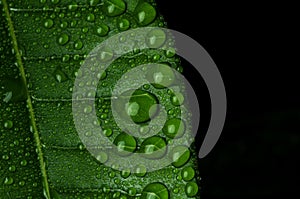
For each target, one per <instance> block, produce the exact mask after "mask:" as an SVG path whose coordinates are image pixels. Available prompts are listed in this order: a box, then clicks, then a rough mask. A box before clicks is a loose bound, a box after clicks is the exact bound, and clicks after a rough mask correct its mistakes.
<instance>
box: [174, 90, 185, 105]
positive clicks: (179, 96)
mask: <svg viewBox="0 0 300 199" xmlns="http://www.w3.org/2000/svg"><path fill="white" fill-rule="evenodd" d="M183 101H184V97H183V95H182V94H181V93H178V92H176V93H174V94H172V96H171V102H172V104H173V105H175V106H179V105H181V104H182V103H183Z"/></svg>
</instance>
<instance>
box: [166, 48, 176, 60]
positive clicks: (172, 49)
mask: <svg viewBox="0 0 300 199" xmlns="http://www.w3.org/2000/svg"><path fill="white" fill-rule="evenodd" d="M175 54H176V51H175V49H174V48H169V49H168V50H167V51H166V56H167V57H169V58H170V57H174V55H175Z"/></svg>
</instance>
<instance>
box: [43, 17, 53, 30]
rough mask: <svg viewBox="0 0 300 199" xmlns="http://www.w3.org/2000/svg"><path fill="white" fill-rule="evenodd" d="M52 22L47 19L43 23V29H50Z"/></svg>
mask: <svg viewBox="0 0 300 199" xmlns="http://www.w3.org/2000/svg"><path fill="white" fill-rule="evenodd" d="M53 24H54V22H53V20H52V19H47V20H46V21H45V22H44V26H45V28H52V26H53Z"/></svg>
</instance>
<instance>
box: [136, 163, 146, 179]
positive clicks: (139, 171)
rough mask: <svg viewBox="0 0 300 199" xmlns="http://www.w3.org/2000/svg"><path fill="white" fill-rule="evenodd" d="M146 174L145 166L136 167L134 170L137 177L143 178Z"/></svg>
mask: <svg viewBox="0 0 300 199" xmlns="http://www.w3.org/2000/svg"><path fill="white" fill-rule="evenodd" d="M146 173H147V168H146V167H145V165H142V164H140V165H137V166H136V168H135V175H136V176H138V177H144V176H145V175H146Z"/></svg>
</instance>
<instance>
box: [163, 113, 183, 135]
mask: <svg viewBox="0 0 300 199" xmlns="http://www.w3.org/2000/svg"><path fill="white" fill-rule="evenodd" d="M162 131H163V133H164V134H165V135H166V136H168V137H169V138H179V137H181V136H183V134H184V132H185V124H184V123H183V121H182V120H181V119H178V118H172V119H169V120H168V121H167V122H166V123H165V125H164V127H163V129H162Z"/></svg>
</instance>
